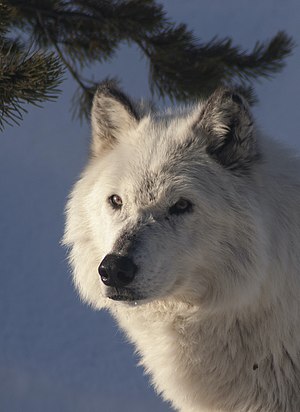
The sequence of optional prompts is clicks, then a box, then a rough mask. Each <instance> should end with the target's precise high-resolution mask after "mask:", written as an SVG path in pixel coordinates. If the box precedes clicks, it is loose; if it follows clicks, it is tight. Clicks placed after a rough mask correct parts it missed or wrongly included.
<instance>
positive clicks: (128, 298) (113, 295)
mask: <svg viewBox="0 0 300 412" xmlns="http://www.w3.org/2000/svg"><path fill="white" fill-rule="evenodd" d="M107 297H108V298H109V299H112V300H115V301H119V302H135V301H138V300H142V299H143V296H141V295H139V294H136V293H134V292H132V291H130V290H128V289H125V290H122V291H120V290H116V289H115V288H113V290H111V291H109V292H108V293H107Z"/></svg>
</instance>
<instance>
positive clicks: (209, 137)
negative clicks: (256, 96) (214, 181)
mask: <svg viewBox="0 0 300 412" xmlns="http://www.w3.org/2000/svg"><path fill="white" fill-rule="evenodd" d="M194 129H196V131H197V130H199V129H200V130H201V131H202V133H204V136H205V139H206V151H207V153H208V154H209V155H210V156H211V157H212V158H213V159H215V160H216V161H217V162H218V163H220V164H221V165H222V166H224V167H226V168H227V169H230V170H232V171H239V172H241V171H243V172H244V171H247V170H249V169H251V167H252V164H253V163H254V162H257V161H258V160H259V159H260V153H259V149H258V145H257V141H256V138H255V133H254V124H253V119H252V115H251V113H250V110H249V108H248V104H247V102H246V101H245V100H244V99H243V97H242V96H240V95H239V94H238V93H236V92H235V91H234V90H230V89H226V88H220V89H218V90H216V91H215V92H214V93H213V94H212V95H211V97H210V98H209V99H208V100H207V102H206V103H205V105H204V107H203V109H202V111H201V113H200V117H199V120H198V121H197V123H196V124H195V125H194Z"/></svg>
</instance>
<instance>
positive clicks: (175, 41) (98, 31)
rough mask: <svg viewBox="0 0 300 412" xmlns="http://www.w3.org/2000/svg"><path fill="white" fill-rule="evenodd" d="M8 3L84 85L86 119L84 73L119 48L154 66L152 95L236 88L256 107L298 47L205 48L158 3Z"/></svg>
mask: <svg viewBox="0 0 300 412" xmlns="http://www.w3.org/2000/svg"><path fill="white" fill-rule="evenodd" d="M6 3H7V4H8V5H9V6H10V8H11V10H13V17H12V19H11V22H10V24H11V25H12V26H13V27H18V28H19V29H21V30H22V31H23V32H25V33H26V34H27V36H29V39H30V41H31V42H34V44H36V46H37V47H40V48H44V49H46V50H47V49H49V48H50V49H54V50H55V51H56V53H57V54H58V56H59V58H60V59H61V61H62V63H63V65H64V66H65V67H66V68H67V69H68V70H69V72H70V73H71V75H72V76H73V78H74V79H75V81H76V82H77V84H78V85H79V90H78V91H77V93H76V95H75V97H74V98H73V104H74V102H77V103H76V104H80V107H81V108H80V109H79V110H77V109H75V111H74V112H76V113H77V114H78V115H79V116H81V117H82V116H85V115H86V114H87V113H88V112H89V105H90V102H91V98H92V93H93V90H94V89H95V85H96V82H94V81H90V80H83V78H82V76H81V74H80V72H79V70H81V69H82V68H83V67H84V66H88V67H90V65H91V64H93V63H95V62H103V61H105V60H108V59H111V58H112V57H113V56H114V54H115V53H116V51H117V48H118V46H119V44H120V42H124V41H125V42H127V43H129V44H130V43H134V44H137V45H138V47H139V48H140V50H141V51H142V54H143V55H144V56H145V57H146V59H147V60H148V61H149V84H150V88H151V91H152V93H153V94H156V95H158V96H160V97H162V98H165V97H166V96H169V97H170V98H171V99H173V100H174V99H177V100H187V99H191V98H199V97H206V96H208V95H209V94H210V93H211V92H212V91H213V90H214V89H215V88H216V87H218V86H220V85H229V84H236V85H237V87H239V88H240V89H241V90H242V91H244V94H245V95H247V96H252V100H253V97H254V93H253V89H252V84H253V81H254V80H256V79H258V78H259V77H270V76H272V75H274V74H275V73H277V72H278V71H279V70H281V69H282V67H283V66H284V61H285V59H286V57H287V56H288V55H289V54H291V52H292V49H293V47H294V45H293V42H292V40H291V38H290V37H288V36H287V35H286V34H285V33H284V32H279V33H278V34H277V35H276V36H275V37H274V38H273V39H271V40H270V41H269V42H257V43H256V45H255V47H254V48H253V50H252V51H251V52H246V51H244V50H243V49H242V48H241V47H239V46H234V45H233V44H232V40H231V39H229V38H225V39H218V38H214V39H213V40H211V41H210V42H208V43H201V42H200V41H199V39H197V38H195V36H194V35H193V33H192V32H191V31H189V30H188V29H187V27H186V26H185V25H183V24H178V25H177V24H174V23H173V22H171V21H170V20H169V19H168V18H167V16H166V14H165V12H164V10H163V7H162V6H161V5H159V4H157V3H156V1H154V0H110V1H109V0H6ZM0 30H1V28H0ZM99 80H101V79H99ZM80 90H81V91H82V95H80Z"/></svg>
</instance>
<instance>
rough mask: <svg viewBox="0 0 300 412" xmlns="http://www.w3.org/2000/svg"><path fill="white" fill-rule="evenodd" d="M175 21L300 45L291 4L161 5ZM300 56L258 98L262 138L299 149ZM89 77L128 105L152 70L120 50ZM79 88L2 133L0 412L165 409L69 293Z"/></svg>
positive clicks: (246, 40) (82, 154) (81, 142)
mask: <svg viewBox="0 0 300 412" xmlns="http://www.w3.org/2000/svg"><path fill="white" fill-rule="evenodd" d="M162 3H163V4H164V5H165V8H166V10H167V12H168V14H169V16H170V18H172V19H173V20H175V21H177V22H186V23H187V24H188V27H189V28H191V29H193V30H194V32H195V34H196V35H197V36H198V37H199V38H200V39H202V40H203V41H204V42H205V41H208V40H210V39H211V38H212V37H214V36H215V35H218V36H219V37H221V38H222V37H224V36H230V37H232V38H233V40H234V43H235V44H240V45H241V46H242V47H244V48H248V49H251V48H252V47H253V46H254V44H255V41H256V40H266V39H269V38H271V37H272V36H273V35H274V34H275V33H276V32H277V31H278V30H280V29H285V30H286V31H287V32H288V33H289V34H291V35H292V36H293V37H294V39H295V41H296V42H298V43H299V41H300V33H299V27H300V2H299V1H298V0H264V1H263V2H262V1H261V0H260V1H259V0H251V1H250V0H227V1H226V2H225V1H222V0H213V1H212V0H202V1H197V0H189V1H182V0H181V1H180V0H168V1H163V2H162ZM299 67H300V53H299V48H296V49H295V51H294V55H293V56H292V57H290V58H288V59H287V67H286V68H285V69H284V70H283V71H282V73H281V74H279V75H276V76H275V77H274V79H273V80H272V81H268V80H263V81H262V82H261V83H260V84H257V87H256V90H257V92H258V95H259V99H260V103H259V104H258V105H257V106H256V107H255V109H254V111H255V115H256V118H257V119H258V123H259V125H260V126H261V128H262V129H263V130H264V132H265V133H267V134H269V135H272V136H273V137H274V138H276V139H278V140H280V141H284V142H285V143H286V144H287V145H289V146H291V147H293V148H295V149H300V138H299V130H300V115H299V109H300V105H299V96H300V86H299ZM93 72H94V74H95V77H96V78H99V79H101V78H104V77H106V76H107V75H110V76H113V75H117V76H119V77H120V78H121V79H122V86H123V88H124V90H126V91H127V92H128V93H129V94H131V95H132V96H134V97H138V98H139V97H146V98H147V97H149V96H150V93H149V88H148V83H147V76H148V73H147V62H146V61H145V60H143V58H142V57H141V53H140V52H139V51H138V50H137V49H136V48H135V47H130V48H129V47H128V46H126V45H122V46H121V47H120V50H119V53H118V55H117V56H116V58H115V59H114V60H112V61H111V62H110V63H107V64H104V65H101V66H97V67H95V68H93ZM75 87H76V85H75V84H74V82H73V80H72V79H67V80H66V81H65V82H64V84H63V93H62V94H61V96H60V98H59V99H58V100H57V102H55V103H48V104H45V105H44V108H43V109H36V108H31V107H30V108H29V113H28V114H27V115H26V116H25V118H24V121H23V122H22V123H21V126H20V127H17V126H14V127H13V128H11V127H7V128H6V130H5V132H4V133H3V134H2V135H1V136H0V196H1V197H0V233H1V237H0V263H1V272H0V273H1V275H0V330H1V332H0V411H1V412H40V411H43V412H48V411H49V412H50V411H51V412H54V411H55V412H59V411H61V412H69V411H70V412H94V411H95V412H96V411H97V412H100V411H101V412H117V411H123V412H129V411H130V412H141V411H143V412H153V411H158V412H159V411H168V410H169V407H168V405H167V404H166V403H163V402H162V401H161V400H160V399H159V398H158V397H157V396H156V395H155V394H154V391H153V390H152V389H151V388H150V387H149V384H148V380H147V378H146V377H144V376H143V371H142V369H141V368H138V367H137V366H136V360H137V359H136V358H135V356H134V354H133V348H132V347H131V346H130V345H128V344H127V343H126V341H125V339H124V337H123V335H122V333H121V332H120V331H119V330H118V328H117V327H116V325H115V324H114V321H113V320H112V318H110V316H109V315H108V314H107V313H105V312H93V311H92V310H91V309H89V308H88V307H86V306H84V305H83V304H82V303H81V302H80V301H79V299H78V297H77V296H76V293H75V292H74V290H73V287H72V283H71V278H70V273H69V269H68V266H67V263H66V253H65V250H64V249H62V248H61V247H60V245H59V242H60V239H61V236H62V233H63V225H64V217H63V209H64V205H65V202H66V197H67V195H68V193H69V191H70V188H71V186H72V184H73V183H74V181H75V179H76V177H77V176H78V174H79V173H80V170H81V168H82V166H83V165H84V162H85V159H86V157H87V150H88V140H89V135H90V130H89V126H88V125H87V124H83V125H82V126H81V125H80V124H79V122H78V121H72V120H71V115H70V99H71V96H72V94H73V92H74V90H75Z"/></svg>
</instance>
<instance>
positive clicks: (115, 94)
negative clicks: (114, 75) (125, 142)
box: [91, 80, 139, 156]
mask: <svg viewBox="0 0 300 412" xmlns="http://www.w3.org/2000/svg"><path fill="white" fill-rule="evenodd" d="M138 120H139V114H138V111H137V110H136V109H135V106H134V104H133V102H132V101H131V100H130V99H129V97H127V96H126V95H125V94H124V93H123V92H122V91H121V90H120V89H119V88H118V85H117V82H115V81H112V80H111V81H106V82H103V83H100V84H99V86H98V88H97V91H96V93H95V96H94V100H93V106H92V113H91V122H92V143H91V151H92V155H94V156H98V155H99V154H101V153H102V151H103V150H105V149H106V148H109V147H112V146H113V145H114V144H115V143H116V142H117V141H118V139H119V138H121V136H122V134H124V133H126V131H127V130H129V129H131V128H134V127H135V126H136V125H137V123H138Z"/></svg>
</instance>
